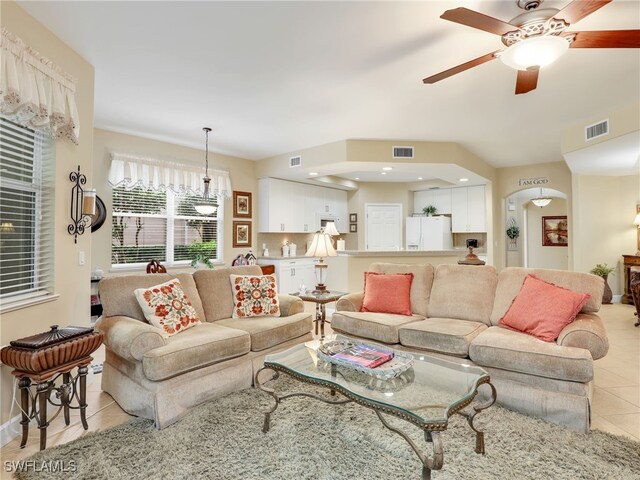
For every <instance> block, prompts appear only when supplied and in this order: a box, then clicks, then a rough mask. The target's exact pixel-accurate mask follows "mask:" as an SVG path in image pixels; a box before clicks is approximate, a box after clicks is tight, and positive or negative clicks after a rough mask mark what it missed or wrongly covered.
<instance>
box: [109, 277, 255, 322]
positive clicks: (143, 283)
mask: <svg viewBox="0 0 640 480" xmlns="http://www.w3.org/2000/svg"><path fill="white" fill-rule="evenodd" d="M258 268H259V267H258ZM172 278H177V279H178V280H180V284H181V285H182V290H184V293H185V295H186V296H187V298H189V301H190V302H191V305H193V308H195V310H196V313H197V315H198V318H199V319H200V320H204V318H205V313H204V309H203V308H202V302H201V300H200V295H199V294H198V289H197V288H196V284H195V282H194V279H193V275H191V274H190V273H179V274H177V275H170V274H168V273H154V274H152V275H149V274H143V275H123V276H119V277H109V278H104V279H102V280H101V281H100V285H99V288H100V299H101V301H102V308H103V312H102V315H103V316H104V317H114V316H123V317H130V318H135V319H137V320H140V321H142V322H146V321H147V320H146V319H145V317H144V313H143V312H142V308H140V304H139V303H138V300H137V299H136V296H135V295H134V293H133V291H134V290H135V289H137V288H149V287H152V286H154V285H158V284H160V283H164V282H168V281H169V280H171V279H172ZM228 282H229V280H227V283H228Z"/></svg>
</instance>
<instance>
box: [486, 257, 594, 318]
mask: <svg viewBox="0 0 640 480" xmlns="http://www.w3.org/2000/svg"><path fill="white" fill-rule="evenodd" d="M530 273H532V274H533V275H535V276H536V277H538V278H541V279H542V280H544V281H546V282H551V283H553V284H555V285H558V286H559V287H564V288H568V289H569V290H573V291H574V292H579V293H588V294H590V295H591V298H590V299H589V300H588V301H587V303H585V304H584V306H583V307H582V309H581V310H580V311H581V312H582V313H595V312H597V311H598V310H600V305H601V304H602V292H603V291H604V280H603V279H602V277H598V276H597V275H592V274H590V273H580V272H568V271H566V270H550V269H544V268H520V267H508V268H505V269H503V270H501V271H500V275H498V286H497V288H496V297H495V302H494V304H493V311H492V312H491V324H492V325H498V322H499V321H500V319H501V318H502V317H503V316H504V314H505V313H506V311H507V310H509V307H510V306H511V303H512V302H513V299H514V298H515V297H516V295H518V292H520V288H521V286H522V282H524V279H525V277H526V276H527V275H529V274H530Z"/></svg>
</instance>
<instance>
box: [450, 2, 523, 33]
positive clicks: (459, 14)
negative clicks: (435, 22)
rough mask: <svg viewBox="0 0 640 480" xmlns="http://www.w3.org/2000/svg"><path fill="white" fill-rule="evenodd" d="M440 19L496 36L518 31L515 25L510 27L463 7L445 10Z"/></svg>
mask: <svg viewBox="0 0 640 480" xmlns="http://www.w3.org/2000/svg"><path fill="white" fill-rule="evenodd" d="M440 18H444V19H445V20H449V21H450V22H455V23H460V24H461V25H466V26H468V27H473V28H477V29H480V30H484V31H485V32H489V33H495V34H496V35H504V34H505V33H508V32H515V31H516V30H520V29H519V28H518V27H516V26H515V25H511V24H510V23H507V22H503V21H502V20H498V19H497V18H493V17H489V16H487V15H484V14H482V13H479V12H476V11H474V10H469V9H468V8H464V7H459V8H454V9H452V10H447V11H446V12H444V13H443V14H442V15H440Z"/></svg>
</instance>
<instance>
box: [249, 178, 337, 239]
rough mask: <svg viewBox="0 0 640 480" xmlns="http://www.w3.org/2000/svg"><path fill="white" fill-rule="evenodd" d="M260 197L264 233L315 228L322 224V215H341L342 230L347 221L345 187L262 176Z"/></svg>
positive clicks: (293, 231) (309, 230) (300, 231)
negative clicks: (343, 188) (339, 187)
mask: <svg viewBox="0 0 640 480" xmlns="http://www.w3.org/2000/svg"><path fill="white" fill-rule="evenodd" d="M258 201H259V215H260V218H259V220H258V227H259V228H258V230H259V232H261V233H270V232H289V233H305V232H315V231H316V230H318V229H319V228H320V218H321V217H322V215H326V216H327V217H336V218H338V219H339V222H338V225H336V227H337V228H338V230H339V231H340V232H341V233H344V228H346V225H347V223H346V221H347V218H346V216H347V192H344V191H342V190H336V189H334V188H325V187H318V186H316V185H307V184H304V183H297V182H289V181H286V180H279V179H276V178H261V179H260V180H259V181H258Z"/></svg>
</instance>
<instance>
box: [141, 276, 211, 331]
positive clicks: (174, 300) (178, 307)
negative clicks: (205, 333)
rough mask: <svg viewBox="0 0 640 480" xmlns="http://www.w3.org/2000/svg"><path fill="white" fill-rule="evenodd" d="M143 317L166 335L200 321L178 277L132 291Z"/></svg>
mask: <svg viewBox="0 0 640 480" xmlns="http://www.w3.org/2000/svg"><path fill="white" fill-rule="evenodd" d="M133 293H134V294H135V296H136V298H137V299H138V303H139V304H140V306H141V307H142V311H143V313H144V316H145V318H146V319H147V320H148V321H149V323H150V324H151V325H153V326H154V327H156V328H159V329H160V330H162V331H163V332H164V334H165V335H166V336H171V335H175V334H176V333H180V332H182V331H183V330H186V329H187V328H191V327H193V326H194V325H197V324H198V323H200V320H199V319H198V314H197V313H196V309H195V308H193V305H191V302H190V301H189V299H188V298H187V296H186V295H185V293H184V290H182V285H181V284H180V281H179V280H178V279H175V278H174V279H173V280H169V281H168V282H165V283H162V284H160V285H156V286H155V287H150V288H138V289H137V290H135V291H134V292H133Z"/></svg>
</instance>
